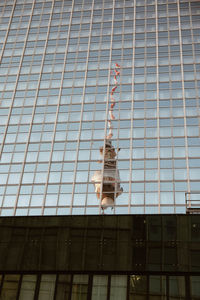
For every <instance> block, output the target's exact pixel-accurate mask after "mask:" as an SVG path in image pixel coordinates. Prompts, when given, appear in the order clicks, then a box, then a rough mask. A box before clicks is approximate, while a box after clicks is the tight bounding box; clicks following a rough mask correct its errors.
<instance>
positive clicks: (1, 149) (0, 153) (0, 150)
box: [0, 1, 34, 159]
mask: <svg viewBox="0 0 200 300" xmlns="http://www.w3.org/2000/svg"><path fill="white" fill-rule="evenodd" d="M15 6H16V1H15V3H14V5H13V9H12V14H11V17H10V20H9V25H8V31H7V33H6V39H5V42H4V46H3V49H2V52H1V57H0V62H1V59H2V57H3V52H4V50H5V46H6V42H7V39H8V34H9V30H10V26H11V23H12V17H13V14H14V10H15ZM33 8H34V2H33V4H32V8H31V15H30V18H29V23H28V27H27V31H26V38H25V41H24V45H23V51H22V56H21V59H20V63H19V72H18V73H17V76H16V82H15V88H14V91H13V95H12V99H11V105H10V109H9V112H8V121H7V124H6V126H5V127H6V128H5V132H4V136H3V140H2V143H1V146H0V159H1V155H2V152H3V147H4V143H5V139H6V135H7V131H8V125H9V121H10V117H11V113H12V108H13V104H14V99H15V93H16V88H17V84H18V79H19V73H20V70H21V66H22V61H23V56H24V52H25V48H26V42H27V37H28V32H29V27H30V23H31V20H32V12H33Z"/></svg>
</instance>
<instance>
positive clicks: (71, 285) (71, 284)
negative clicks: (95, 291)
mask: <svg viewBox="0 0 200 300" xmlns="http://www.w3.org/2000/svg"><path fill="white" fill-rule="evenodd" d="M73 277H74V275H73V274H72V275H71V282H70V291H69V300H71V299H72V287H73Z"/></svg>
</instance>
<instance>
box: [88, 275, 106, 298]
mask: <svg viewBox="0 0 200 300" xmlns="http://www.w3.org/2000/svg"><path fill="white" fill-rule="evenodd" d="M107 285H108V277H107V276H102V275H96V276H94V277H93V287H92V300H106V299H107Z"/></svg>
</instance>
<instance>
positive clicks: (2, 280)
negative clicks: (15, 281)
mask: <svg viewBox="0 0 200 300" xmlns="http://www.w3.org/2000/svg"><path fill="white" fill-rule="evenodd" d="M4 277H5V274H2V278H1V283H0V297H1V290H2V287H3V282H4Z"/></svg>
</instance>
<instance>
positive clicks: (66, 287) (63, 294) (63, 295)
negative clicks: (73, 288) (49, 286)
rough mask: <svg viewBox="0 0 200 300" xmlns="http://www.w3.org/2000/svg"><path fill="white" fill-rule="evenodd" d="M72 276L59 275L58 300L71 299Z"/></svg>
mask: <svg viewBox="0 0 200 300" xmlns="http://www.w3.org/2000/svg"><path fill="white" fill-rule="evenodd" d="M70 285H71V275H59V277H58V283H57V287H56V288H57V291H56V299H57V300H69V299H70Z"/></svg>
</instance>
